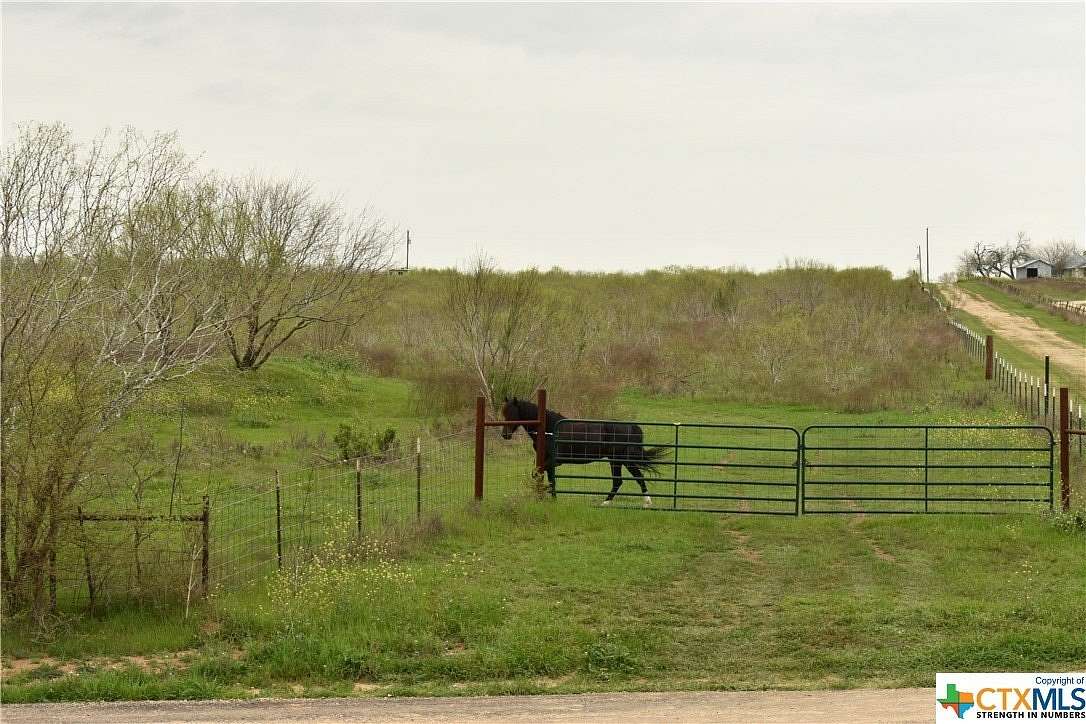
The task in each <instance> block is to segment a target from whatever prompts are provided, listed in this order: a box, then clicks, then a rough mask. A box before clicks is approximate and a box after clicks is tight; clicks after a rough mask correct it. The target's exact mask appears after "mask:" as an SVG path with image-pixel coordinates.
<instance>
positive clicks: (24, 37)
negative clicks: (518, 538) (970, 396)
mask: <svg viewBox="0 0 1086 724" xmlns="http://www.w3.org/2000/svg"><path fill="white" fill-rule="evenodd" d="M2 15H3V130H4V134H5V138H10V134H11V132H12V130H13V129H14V127H15V124H17V123H21V122H26V121H55V120H60V121H63V122H65V123H67V124H69V125H70V126H71V127H72V128H73V129H74V130H75V131H76V133H77V134H78V135H79V136H80V137H83V138H89V137H91V136H92V135H93V134H94V133H96V132H97V131H99V130H101V129H102V128H104V127H106V126H111V127H118V126H123V125H132V126H135V127H137V128H139V129H141V130H144V131H153V130H177V131H179V133H180V136H181V141H182V143H183V145H184V146H185V148H186V149H187V150H189V151H190V152H193V153H199V154H202V158H203V163H205V164H206V165H207V167H208V168H215V169H219V170H221V171H224V172H227V173H230V174H235V173H245V172H248V171H251V170H256V171H258V172H261V173H267V174H298V175H300V176H302V177H304V178H307V179H309V180H311V181H312V182H313V183H314V184H315V185H317V186H318V188H320V189H321V190H322V191H324V192H327V193H329V194H331V193H335V194H338V195H340V196H341V197H342V198H343V199H344V200H345V201H346V202H347V203H348V204H350V205H351V206H356V207H361V206H369V207H371V208H373V209H375V210H377V211H379V212H380V213H381V214H382V215H383V216H385V217H386V218H388V219H389V220H390V221H391V222H393V223H394V224H396V225H397V226H399V227H400V228H402V229H407V228H410V229H411V233H412V238H413V241H414V244H413V247H412V256H413V257H414V258H413V262H415V263H417V264H419V265H425V266H448V265H453V264H457V263H462V262H464V261H466V260H467V259H469V258H470V257H472V256H473V255H474V254H476V253H477V252H479V251H482V252H484V253H486V254H489V255H490V256H491V257H493V258H494V259H495V260H496V261H497V262H498V263H499V264H500V265H501V266H503V267H506V268H522V267H526V266H539V267H542V268H549V267H551V266H560V267H564V268H568V269H592V270H614V269H627V270H637V269H644V268H652V267H662V266H665V265H667V264H684V265H685V264H692V265H697V266H710V267H719V266H729V265H741V266H746V267H748V268H753V269H766V268H772V267H774V266H776V265H778V264H779V263H781V262H783V261H784V260H785V259H786V258H793V259H794V258H816V259H819V260H822V261H825V262H828V263H832V264H834V265H837V266H856V265H881V266H885V267H888V268H890V269H891V270H893V271H894V272H895V273H897V274H902V273H904V272H905V271H906V270H907V269H908V268H909V267H910V266H911V265H914V256H915V250H916V244H917V243H918V242H921V241H922V240H923V234H924V226H925V225H930V226H931V228H932V261H933V271H934V272H935V273H936V274H938V273H940V272H942V271H945V270H947V269H948V268H949V267H950V266H951V265H952V263H953V257H954V256H955V255H956V253H957V251H958V250H959V249H961V248H962V247H964V246H965V245H967V244H969V243H970V242H972V241H975V240H993V241H1002V240H1007V239H1011V238H1013V237H1014V234H1015V232H1016V231H1017V230H1019V229H1024V230H1026V231H1027V232H1029V234H1030V235H1031V236H1032V238H1033V239H1034V240H1035V241H1043V240H1047V239H1052V238H1073V239H1075V240H1077V241H1078V242H1080V243H1082V242H1083V241H1084V240H1086V220H1084V217H1086V210H1084V199H1086V186H1084V167H1086V143H1084V135H1086V128H1084V108H1086V97H1084V86H1086V77H1084V76H1086V73H1084V66H1086V42H1084V33H1086V29H1084V15H1086V13H1084V5H1083V3H1082V2H1076V3H1068V4H1052V5H1041V4H1030V5H1013V4H995V5H980V4H969V5H950V4H902V5H885V4H883V5H859V4H843V5H828V4H815V5H784V4H762V5H755V4H717V5H674V4H673V5H636V6H631V5H570V4H552V5H375V4H371V5H362V4H357V5H342V4H341V5H327V4H298V5H294V4H275V5H265V4H242V5H221V4H220V5H210V4H209V5H202V4H171V5H162V4H159V5H108V4H83V5H35V4H25V5H20V4H12V3H10V2H5V3H3V7H2Z"/></svg>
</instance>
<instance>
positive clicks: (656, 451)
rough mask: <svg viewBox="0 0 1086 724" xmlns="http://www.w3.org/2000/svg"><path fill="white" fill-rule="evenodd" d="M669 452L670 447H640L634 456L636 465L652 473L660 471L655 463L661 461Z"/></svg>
mask: <svg viewBox="0 0 1086 724" xmlns="http://www.w3.org/2000/svg"><path fill="white" fill-rule="evenodd" d="M669 454H671V449H670V448H666V447H642V448H639V449H638V454H637V455H636V456H635V457H637V458H638V463H637V464H638V465H639V466H641V467H643V468H645V469H646V470H648V471H650V472H654V473H658V472H660V471H659V469H658V468H657V467H656V465H657V463H659V462H661V461H663V459H664V458H665V457H667V456H668V455H669Z"/></svg>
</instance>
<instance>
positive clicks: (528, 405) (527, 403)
mask: <svg viewBox="0 0 1086 724" xmlns="http://www.w3.org/2000/svg"><path fill="white" fill-rule="evenodd" d="M512 401H513V405H514V406H515V407H516V408H517V413H518V414H519V415H520V418H521V419H522V420H532V419H535V418H537V417H539V405H537V404H535V403H534V402H532V401H531V400H521V399H519V398H517V397H514V398H513V400H512ZM565 419H566V416H565V415H563V414H562V413H561V412H559V411H558V410H552V409H551V408H549V407H548V408H547V427H548V428H549V427H551V426H553V425H554V424H556V423H557V422H558V421H559V420H565Z"/></svg>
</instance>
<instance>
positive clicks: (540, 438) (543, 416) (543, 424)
mask: <svg viewBox="0 0 1086 724" xmlns="http://www.w3.org/2000/svg"><path fill="white" fill-rule="evenodd" d="M535 399H536V402H535V404H536V405H537V406H538V407H539V421H538V422H537V423H536V428H535V468H536V470H538V471H539V473H540V475H542V474H543V473H544V472H546V470H547V391H546V390H543V389H540V390H539V391H537V392H536V394H535Z"/></svg>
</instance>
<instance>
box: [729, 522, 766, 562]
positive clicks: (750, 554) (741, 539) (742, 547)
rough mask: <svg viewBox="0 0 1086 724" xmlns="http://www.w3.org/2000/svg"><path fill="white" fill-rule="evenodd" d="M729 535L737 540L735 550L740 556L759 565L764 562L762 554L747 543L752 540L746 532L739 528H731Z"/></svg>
mask: <svg viewBox="0 0 1086 724" xmlns="http://www.w3.org/2000/svg"><path fill="white" fill-rule="evenodd" d="M728 535H730V536H731V537H732V540H734V541H735V546H736V547H735V552H736V553H738V554H739V557H740V558H742V559H743V560H745V561H746V562H747V563H751V564H754V565H758V564H760V563H761V562H762V555H761V554H760V553H759V552H758V551H756V550H754V549H752V548H747V543H749V542H750V536H749V535H747V534H746V533H741V532H740V531H737V530H729V531H728Z"/></svg>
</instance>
